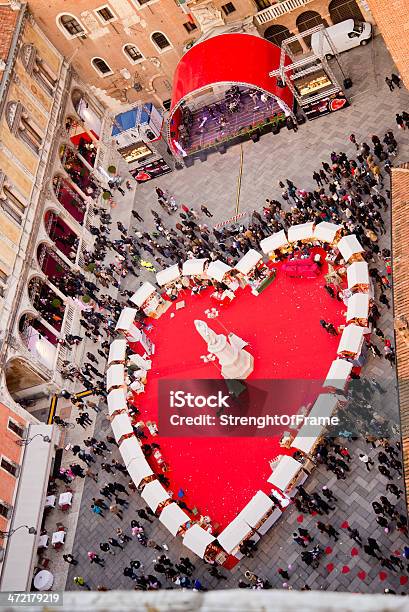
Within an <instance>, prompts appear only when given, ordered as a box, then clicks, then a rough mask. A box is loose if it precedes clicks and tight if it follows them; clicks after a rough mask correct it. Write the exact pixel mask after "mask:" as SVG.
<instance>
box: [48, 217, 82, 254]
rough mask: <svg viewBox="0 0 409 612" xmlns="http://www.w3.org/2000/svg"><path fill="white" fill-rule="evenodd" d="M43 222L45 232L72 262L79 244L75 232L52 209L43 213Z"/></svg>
mask: <svg viewBox="0 0 409 612" xmlns="http://www.w3.org/2000/svg"><path fill="white" fill-rule="evenodd" d="M44 223H45V229H46V232H47V234H48V235H49V237H50V239H51V240H52V241H53V242H54V244H55V246H56V247H57V249H58V250H59V251H61V253H63V254H64V255H65V256H66V257H67V258H68V259H69V260H70V261H72V262H73V263H74V262H75V259H76V257H77V252H78V246H79V238H78V236H77V234H76V233H75V232H74V231H73V230H72V229H71V228H70V227H69V225H67V223H65V221H64V220H63V219H61V217H59V215H58V214H57V213H55V212H54V211H53V210H48V211H47V212H46V213H45V217H44Z"/></svg>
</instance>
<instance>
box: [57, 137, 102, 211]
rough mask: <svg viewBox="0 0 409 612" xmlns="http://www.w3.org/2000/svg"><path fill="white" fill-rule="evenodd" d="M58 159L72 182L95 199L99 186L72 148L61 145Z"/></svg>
mask: <svg viewBox="0 0 409 612" xmlns="http://www.w3.org/2000/svg"><path fill="white" fill-rule="evenodd" d="M60 159H61V164H62V165H63V167H64V169H65V171H66V172H67V174H68V175H69V176H70V178H71V180H72V182H73V183H75V184H76V185H77V187H79V188H80V189H81V191H82V192H83V193H85V195H88V196H90V197H91V198H93V199H95V198H96V197H97V196H98V194H99V192H100V188H99V186H98V184H97V182H96V181H95V179H94V177H93V176H92V174H91V171H90V170H89V168H87V166H86V165H85V164H84V163H83V162H82V161H81V160H80V158H79V157H78V155H76V153H75V152H74V151H73V149H71V147H67V145H61V147H60Z"/></svg>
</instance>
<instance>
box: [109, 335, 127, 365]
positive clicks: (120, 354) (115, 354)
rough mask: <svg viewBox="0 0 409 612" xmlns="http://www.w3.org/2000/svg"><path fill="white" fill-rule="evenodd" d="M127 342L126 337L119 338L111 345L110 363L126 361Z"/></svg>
mask: <svg viewBox="0 0 409 612" xmlns="http://www.w3.org/2000/svg"><path fill="white" fill-rule="evenodd" d="M126 347H127V342H126V340H125V338H117V339H116V340H114V341H113V342H111V346H110V347H109V357H108V365H111V364H112V363H114V362H119V361H122V362H124V361H125V357H126Z"/></svg>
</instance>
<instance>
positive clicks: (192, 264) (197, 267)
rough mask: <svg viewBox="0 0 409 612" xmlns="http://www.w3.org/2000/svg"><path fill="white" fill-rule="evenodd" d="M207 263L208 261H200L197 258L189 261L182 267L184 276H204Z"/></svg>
mask: <svg viewBox="0 0 409 612" xmlns="http://www.w3.org/2000/svg"><path fill="white" fill-rule="evenodd" d="M206 262H207V259H198V258H196V257H193V258H192V259H187V260H186V261H185V262H184V264H183V267H182V274H183V276H194V275H196V274H197V275H200V274H203V273H204V267H205V264H206Z"/></svg>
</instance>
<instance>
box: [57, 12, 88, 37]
mask: <svg viewBox="0 0 409 612" xmlns="http://www.w3.org/2000/svg"><path fill="white" fill-rule="evenodd" d="M59 23H60V25H61V26H62V27H63V29H64V30H65V32H66V33H67V34H68V35H69V37H70V38H74V36H80V35H81V34H85V30H84V28H83V27H82V25H81V24H80V22H79V21H78V19H76V18H75V17H73V15H61V17H60V18H59Z"/></svg>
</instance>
